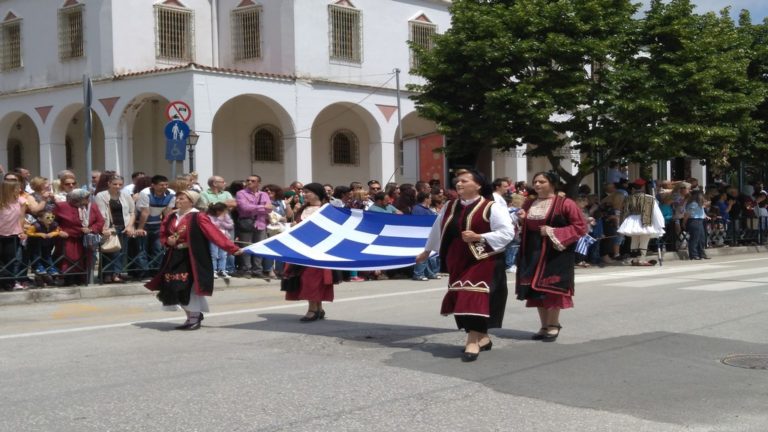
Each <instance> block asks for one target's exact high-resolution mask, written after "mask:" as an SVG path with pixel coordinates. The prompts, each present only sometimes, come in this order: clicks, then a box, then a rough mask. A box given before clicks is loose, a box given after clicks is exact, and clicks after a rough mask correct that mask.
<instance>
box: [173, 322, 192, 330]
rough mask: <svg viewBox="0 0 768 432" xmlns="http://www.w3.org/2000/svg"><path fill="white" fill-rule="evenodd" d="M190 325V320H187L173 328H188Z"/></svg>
mask: <svg viewBox="0 0 768 432" xmlns="http://www.w3.org/2000/svg"><path fill="white" fill-rule="evenodd" d="M191 325H192V323H191V322H189V321H187V322H185V323H184V324H182V325H180V326H176V327H174V328H175V329H176V330H187V329H188V328H189V327H190V326H191Z"/></svg>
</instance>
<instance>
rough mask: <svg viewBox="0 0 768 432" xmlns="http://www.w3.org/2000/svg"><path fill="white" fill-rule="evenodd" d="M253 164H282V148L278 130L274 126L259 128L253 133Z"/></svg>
mask: <svg viewBox="0 0 768 432" xmlns="http://www.w3.org/2000/svg"><path fill="white" fill-rule="evenodd" d="M253 161H254V162H282V161H283V146H282V136H281V134H280V130H279V129H278V128H276V127H274V126H271V125H266V126H259V127H257V128H256V131H255V132H254V133H253Z"/></svg>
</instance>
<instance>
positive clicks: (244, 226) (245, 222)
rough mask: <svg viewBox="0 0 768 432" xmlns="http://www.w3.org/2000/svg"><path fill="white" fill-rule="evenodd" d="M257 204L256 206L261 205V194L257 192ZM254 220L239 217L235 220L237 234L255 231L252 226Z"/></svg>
mask: <svg viewBox="0 0 768 432" xmlns="http://www.w3.org/2000/svg"><path fill="white" fill-rule="evenodd" d="M257 204H258V205H261V204H263V201H262V195H261V192H259V202H258V203H257ZM255 220H256V218H254V217H239V218H237V230H238V231H239V232H243V233H249V232H253V231H256V228H255V227H254V226H253V225H254V222H255Z"/></svg>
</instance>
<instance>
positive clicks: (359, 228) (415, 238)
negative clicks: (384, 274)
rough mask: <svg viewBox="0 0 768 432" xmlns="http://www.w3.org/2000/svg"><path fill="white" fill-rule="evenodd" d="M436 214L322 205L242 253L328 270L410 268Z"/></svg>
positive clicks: (424, 243)
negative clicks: (422, 214)
mask: <svg viewBox="0 0 768 432" xmlns="http://www.w3.org/2000/svg"><path fill="white" fill-rule="evenodd" d="M435 218H436V217H435V216H408V215H394V214H388V213H376V212H369V211H362V210H357V209H345V208H337V207H333V206H331V205H328V204H326V205H324V206H323V207H322V208H320V210H318V211H317V212H315V213H313V214H312V215H311V216H310V217H308V218H307V219H306V220H303V221H301V223H299V224H298V225H296V226H294V227H292V228H291V229H289V230H286V231H284V232H282V233H280V234H278V235H276V236H274V237H270V238H268V239H266V240H263V241H261V242H259V243H256V244H253V245H250V246H248V247H246V248H245V252H246V253H249V254H252V255H258V256H262V257H264V258H272V259H276V260H279V261H283V262H288V263H291V264H300V265H306V266H310V267H319V268H327V269H333V270H383V269H392V268H399V267H407V266H410V265H413V264H414V258H415V257H416V255H418V254H419V253H421V252H422V251H423V250H424V246H426V244H427V238H428V237H429V231H430V229H431V228H432V224H434V222H435Z"/></svg>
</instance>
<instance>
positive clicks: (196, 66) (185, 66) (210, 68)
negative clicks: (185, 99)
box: [112, 62, 296, 81]
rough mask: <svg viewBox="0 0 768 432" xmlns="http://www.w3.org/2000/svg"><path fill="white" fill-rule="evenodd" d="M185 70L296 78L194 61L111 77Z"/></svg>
mask: <svg viewBox="0 0 768 432" xmlns="http://www.w3.org/2000/svg"><path fill="white" fill-rule="evenodd" d="M185 70H191V71H195V70H198V71H205V72H215V73H221V74H227V75H240V76H252V77H259V78H267V79H275V80H285V81H293V80H295V79H296V77H295V76H293V75H283V74H273V73H265V72H255V71H248V70H242V69H231V68H221V67H213V66H205V65H201V64H198V63H194V62H192V63H187V64H181V65H177V66H169V67H165V68H154V69H148V70H143V71H136V72H127V73H123V74H115V75H113V76H112V79H113V80H121V79H125V78H132V77H138V76H145V75H157V74H165V73H169V72H177V71H185Z"/></svg>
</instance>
